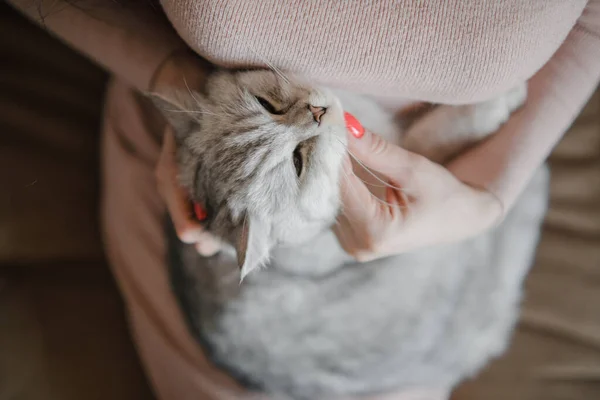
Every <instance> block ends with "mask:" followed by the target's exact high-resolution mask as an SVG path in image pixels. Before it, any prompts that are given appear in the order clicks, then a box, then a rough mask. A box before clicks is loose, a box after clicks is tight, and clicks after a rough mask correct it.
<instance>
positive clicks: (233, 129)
mask: <svg viewBox="0 0 600 400" xmlns="http://www.w3.org/2000/svg"><path fill="white" fill-rule="evenodd" d="M153 98H154V101H155V104H156V105H157V106H158V107H159V108H160V109H161V110H162V112H163V114H164V115H165V116H166V118H167V120H168V121H169V122H170V124H171V125H172V126H173V128H174V131H175V136H176V142H177V147H178V154H177V156H178V163H179V171H180V181H181V183H182V185H183V186H184V187H185V188H187V190H188V191H189V192H190V194H191V196H192V199H193V200H194V201H196V202H198V203H199V204H200V205H201V206H202V207H204V208H205V209H206V211H207V219H206V221H204V225H205V227H206V229H207V230H208V231H210V232H212V233H214V234H216V235H217V236H219V237H221V238H222V239H224V240H225V241H227V242H229V243H230V244H231V245H233V246H234V247H235V249H236V251H237V254H238V262H239V264H240V267H241V268H242V276H243V275H245V274H247V273H248V272H249V271H251V270H252V269H254V268H256V267H257V266H260V265H261V264H264V263H265V262H266V261H267V260H268V258H269V254H270V250H271V249H272V248H273V247H274V246H277V245H282V244H295V243H301V242H303V241H306V240H308V239H309V238H311V237H313V236H314V235H316V234H317V233H320V232H322V231H323V230H325V229H328V228H329V227H330V226H331V225H332V224H333V223H334V222H335V217H336V215H337V213H338V209H339V207H340V199H339V179H340V173H341V165H342V160H343V156H344V154H345V150H346V147H345V145H346V136H345V135H346V133H345V132H346V131H345V125H344V119H343V111H342V107H341V105H340V102H339V101H338V99H337V98H336V97H335V96H333V94H332V93H330V92H329V91H328V90H325V89H319V88H314V87H311V86H310V85H307V84H305V83H302V82H301V81H300V80H297V79H294V78H292V77H284V76H282V75H280V74H278V73H275V72H272V71H268V70H258V71H219V72H215V73H214V74H212V75H211V76H210V77H209V78H208V82H207V83H206V87H205V88H204V90H203V92H202V93H197V92H190V91H182V92H178V93H174V94H173V95H172V96H168V99H167V98H166V97H156V96H153Z"/></svg>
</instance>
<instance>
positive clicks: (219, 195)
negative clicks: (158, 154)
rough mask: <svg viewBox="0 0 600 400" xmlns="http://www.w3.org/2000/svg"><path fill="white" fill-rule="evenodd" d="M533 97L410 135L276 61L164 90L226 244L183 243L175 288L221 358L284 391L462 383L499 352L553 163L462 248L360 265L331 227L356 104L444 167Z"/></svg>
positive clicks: (267, 388) (431, 117)
mask: <svg viewBox="0 0 600 400" xmlns="http://www.w3.org/2000/svg"><path fill="white" fill-rule="evenodd" d="M525 97H526V86H525V84H523V85H520V86H519V87H517V88H515V89H514V90H511V91H510V92H508V93H505V94H503V95H502V96H499V97H498V98H495V99H493V100H490V101H487V102H483V103H479V104H475V105H465V106H438V107H436V108H434V109H433V110H432V111H431V112H429V113H428V114H426V115H425V116H424V117H422V118H421V119H419V120H417V122H415V123H414V124H412V125H411V126H410V127H409V128H408V129H407V130H403V129H401V128H400V127H399V125H398V123H397V122H396V120H395V119H394V116H393V115H391V114H390V113H388V112H387V111H385V110H384V109H383V108H381V107H379V106H378V105H377V104H376V103H375V102H374V101H372V100H370V99H368V98H365V97H361V96H357V95H354V94H351V93H345V92H341V91H335V92H334V91H332V90H328V89H324V88H314V87H312V86H311V85H308V84H306V83H305V82H302V81H301V80H299V79H297V78H292V77H290V76H283V75H282V74H280V73H278V72H272V71H264V70H259V71H219V72H216V73H214V74H212V75H211V77H210V78H209V81H208V83H207V85H206V87H205V88H204V91H203V93H191V92H189V93H176V94H175V93H174V95H173V96H169V99H166V98H156V97H155V98H154V100H155V102H156V104H157V105H158V106H159V107H160V108H161V109H162V110H163V112H164V115H165V116H166V118H167V120H168V121H169V122H170V123H171V124H172V125H173V127H174V130H175V133H176V140H177V143H178V162H179V167H180V172H181V176H180V178H181V183H182V184H183V185H184V186H185V187H186V188H187V189H188V190H189V191H190V193H192V195H193V198H194V200H195V201H197V202H198V203H200V204H201V205H203V206H204V207H205V208H206V210H207V212H208V218H207V219H206V221H204V226H205V227H206V229H207V230H209V231H210V232H212V233H214V234H215V235H217V236H218V237H220V238H222V239H223V241H224V242H225V243H227V245H226V246H225V248H224V250H222V251H221V252H220V253H219V254H217V255H216V256H213V257H208V258H205V257H201V256H200V255H198V254H197V253H196V251H195V249H194V248H193V247H192V246H187V245H184V244H181V243H180V242H178V241H177V240H172V241H171V246H170V261H169V262H170V268H171V273H172V275H171V276H172V280H173V287H174V288H175V292H176V295H177V297H178V299H179V301H180V304H181V307H182V309H183V310H184V312H185V314H186V316H187V318H188V322H189V325H190V328H191V330H192V332H193V333H194V335H195V336H196V338H197V339H198V341H199V343H201V344H202V345H203V347H204V349H205V351H206V352H207V354H209V356H210V357H211V359H212V360H213V361H214V362H215V363H216V364H217V365H219V366H220V367H222V368H223V369H225V370H226V371H227V372H229V373H230V374H232V375H233V376H235V377H237V378H238V379H239V380H240V382H244V383H245V384H247V385H249V386H251V387H253V388H257V389H259V390H261V391H264V392H267V393H269V394H271V395H272V396H273V398H292V399H311V400H314V399H329V398H331V399H335V398H338V397H340V396H361V395H370V394H375V393H383V392H387V391H395V390H414V389H420V388H441V389H444V390H450V389H451V388H452V387H454V386H455V385H456V384H457V383H459V382H460V381H461V380H463V379H464V378H466V377H468V376H470V375H473V374H474V373H475V372H477V371H478V370H479V369H481V368H482V367H483V366H484V365H485V364H486V362H488V361H489V360H490V359H491V358H492V357H494V356H496V355H498V354H500V353H501V352H502V351H503V350H504V349H505V347H506V345H507V342H508V341H509V338H510V333H511V331H512V329H513V327H514V324H515V321H516V319H517V316H518V308H519V301H520V296H521V287H522V283H523V280H524V278H525V276H526V274H527V271H528V268H529V266H530V264H531V262H532V257H533V255H534V251H535V248H536V244H537V240H538V236H539V229H540V225H541V222H542V220H543V216H544V214H545V211H546V206H547V205H546V202H547V190H548V172H547V170H546V168H545V167H544V168H542V169H541V170H540V171H539V172H538V173H537V175H536V176H535V177H534V179H533V180H532V182H531V183H530V185H529V187H528V188H527V189H526V191H525V192H524V193H523V195H522V196H521V197H520V199H519V200H518V202H517V203H516V205H515V206H514V208H513V209H512V210H511V212H510V213H509V215H508V216H507V217H506V219H505V221H504V222H503V223H502V224H501V225H500V226H498V227H497V228H496V229H494V230H491V231H489V232H487V233H485V234H482V235H480V236H478V237H476V238H474V239H470V240H467V241H463V242H460V243H455V244H449V245H441V246H435V247H430V248H427V249H423V250H420V251H415V252H411V253H407V254H401V255H398V256H393V257H388V258H385V259H380V260H376V261H372V262H369V263H364V264H359V263H357V262H355V261H354V260H353V259H352V258H350V257H349V256H348V255H347V254H345V253H344V251H343V250H342V249H341V248H340V246H339V244H338V243H337V241H336V238H335V236H334V235H333V233H332V232H331V230H330V228H331V226H332V225H333V224H334V223H335V220H336V216H337V215H338V213H339V212H340V207H341V204H340V194H339V181H340V176H341V175H340V174H341V165H342V161H343V157H344V155H345V153H346V148H345V144H346V131H345V125H344V120H343V111H349V112H351V113H352V114H354V115H355V116H356V117H357V118H358V119H359V120H360V121H361V122H362V123H363V125H364V126H365V127H366V128H367V129H370V130H371V131H373V132H377V133H379V134H381V135H382V136H383V137H385V138H386V139H387V140H389V141H392V142H393V143H396V144H400V145H402V146H404V147H406V148H408V149H409V150H412V151H414V152H418V153H421V154H423V155H425V156H427V157H429V158H431V159H433V160H434V161H437V162H440V163H443V162H445V161H446V160H448V159H449V158H450V157H452V156H453V155H455V154H457V153H458V152H459V151H461V150H463V149H464V148H465V147H466V146H468V145H471V144H473V143H475V142H476V141H478V140H481V139H483V138H485V137H486V136H487V135H489V134H491V133H493V132H494V131H495V130H496V129H497V128H498V127H499V126H500V125H501V124H502V123H504V122H505V121H506V120H507V119H508V117H509V116H510V114H511V112H513V111H514V110H515V109H517V108H518V107H519V106H520V105H521V104H522V103H523V101H524V99H525ZM363 177H364V178H365V180H368V179H370V180H371V181H370V182H377V181H375V180H374V179H375V178H373V175H372V174H369V173H364V174H363ZM448 212H452V210H448ZM171 237H172V238H173V237H174V233H173V232H172V231H171ZM258 267H263V268H258ZM240 273H242V274H243V275H246V276H245V279H244V280H243V282H241V283H240Z"/></svg>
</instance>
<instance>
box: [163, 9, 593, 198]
mask: <svg viewBox="0 0 600 400" xmlns="http://www.w3.org/2000/svg"><path fill="white" fill-rule="evenodd" d="M163 6H164V9H165V11H166V13H167V15H168V17H169V19H170V20H171V22H172V23H173V25H174V27H175V28H176V30H177V32H178V33H179V35H180V36H181V37H182V38H183V39H184V40H185V41H186V42H187V44H188V45H189V46H191V47H192V48H193V49H195V50H196V51H197V52H198V53H200V54H202V55H203V56H205V57H206V58H208V59H210V60H211V61H213V62H214V63H217V64H221V65H226V66H247V65H264V64H265V63H266V62H269V63H271V64H273V65H275V66H277V67H279V68H282V69H284V70H289V71H294V72H299V73H302V74H304V75H306V76H308V77H309V78H311V79H312V80H314V81H315V82H319V83H322V84H327V85H333V86H338V87H343V88H346V89H349V90H354V91H357V92H361V93H365V94H370V95H373V96H377V97H379V98H381V99H382V100H385V101H387V102H388V103H391V104H395V105H402V104H404V103H406V102H407V101H411V100H413V101H414V100H417V101H429V102H440V103H448V104H458V103H467V102H474V101H479V100H483V99H487V98H490V97H492V96H494V95H496V94H498V93H500V92H502V91H505V90H508V89H510V88H511V87H512V86H513V85H515V84H516V83H517V82H521V81H524V80H530V81H529V85H530V94H529V99H528V101H527V104H526V106H525V108H524V109H523V110H522V111H520V112H519V113H517V115H515V116H514V117H513V118H512V120H511V121H510V122H509V123H508V124H506V125H505V126H504V127H503V128H502V129H501V131H500V132H499V133H498V134H497V135H496V136H495V137H494V138H493V139H492V140H490V141H488V142H486V143H485V144H483V145H481V146H479V147H477V148H475V149H474V150H473V151H471V152H470V153H468V154H466V155H465V156H463V157H461V158H460V159H459V160H457V161H456V162H455V163H454V164H453V165H452V166H450V168H451V169H452V170H453V172H454V173H455V174H456V175H457V176H458V177H459V178H461V179H462V180H464V181H467V182H470V183H472V184H474V185H477V186H484V187H487V188H488V189H490V190H491V191H493V192H495V193H496V194H497V195H498V196H499V197H500V198H501V199H502V200H503V202H504V203H505V206H506V207H509V206H510V205H512V203H513V202H514V200H515V198H516V196H517V195H518V194H519V193H520V191H521V190H522V189H523V187H524V185H525V184H526V183H527V181H528V180H529V178H530V177H531V175H532V173H533V171H534V170H535V168H536V167H537V166H538V165H539V164H541V163H542V162H543V160H544V159H545V158H546V157H547V155H548V154H549V152H550V151H551V149H552V147H553V146H554V145H555V144H556V142H557V141H558V139H559V138H560V137H561V136H562V134H563V133H564V132H565V130H566V129H567V128H568V126H569V125H570V124H571V122H572V121H573V119H574V118H575V116H576V115H577V113H578V112H579V110H580V109H581V107H582V106H583V105H584V104H585V101H586V100H587V99H588V97H589V96H590V95H591V93H592V92H593V90H594V88H595V87H596V85H597V84H598V81H599V77H600V1H599V0H590V1H587V0H569V1H564V0H543V1H540V0H527V1H524V0H496V1H480V0H468V1H465V0H426V1H422V0H404V1H396V0H381V1H347V2H335V1H332V2H323V1H319V0H304V1H299V0H250V1H249V0H235V1H222V0H205V1H200V2H199V1H194V0H177V1H174V0H163Z"/></svg>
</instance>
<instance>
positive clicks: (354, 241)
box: [334, 116, 503, 261]
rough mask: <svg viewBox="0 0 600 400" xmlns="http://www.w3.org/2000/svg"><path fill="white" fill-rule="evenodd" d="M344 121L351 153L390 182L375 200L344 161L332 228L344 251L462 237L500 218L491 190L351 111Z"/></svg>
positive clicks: (375, 253)
mask: <svg viewBox="0 0 600 400" xmlns="http://www.w3.org/2000/svg"><path fill="white" fill-rule="evenodd" d="M347 122H349V126H348V128H349V131H350V132H352V133H353V135H348V136H349V137H348V141H349V143H348V150H349V152H350V153H351V154H352V155H353V156H354V157H356V158H357V159H358V160H359V161H360V163H362V164H363V165H364V166H366V167H368V168H369V169H370V170H372V171H377V172H378V173H379V174H378V175H380V176H381V175H382V176H384V178H383V179H382V181H384V182H385V183H386V184H388V185H389V186H387V187H386V188H385V196H384V197H385V199H379V198H377V197H376V196H375V195H374V194H373V193H372V192H371V190H369V187H368V186H367V185H365V183H364V182H363V181H362V180H361V179H359V178H358V177H357V176H356V175H355V174H354V173H353V171H352V166H351V163H350V162H347V163H346V165H345V169H346V173H345V174H343V176H344V178H342V189H341V190H342V192H341V195H342V202H343V212H342V214H341V215H340V217H339V218H338V222H339V223H338V224H337V226H336V227H335V228H334V231H335V233H336V235H337V237H338V240H339V242H340V244H341V245H342V247H343V248H344V250H346V252H348V253H349V254H350V255H352V256H354V257H355V258H356V259H357V260H359V261H369V260H372V259H376V258H379V257H383V256H388V255H392V254H398V253H401V252H407V251H410V250H413V249H417V248H420V247H424V246H430V245H435V244H442V243H448V242H453V241H459V240H461V239H466V238H468V237H471V236H474V235H476V234H478V233H480V232H483V231H484V230H486V229H488V228H491V227H492V226H493V225H494V224H495V223H497V222H499V221H500V219H501V218H502V216H503V207H502V204H501V203H500V201H499V200H498V199H497V197H495V196H494V195H493V194H491V193H490V192H488V191H485V190H480V189H476V188H474V187H471V186H469V185H467V184H465V183H463V182H461V181H459V180H458V179H457V178H456V177H455V176H454V175H452V173H450V172H449V171H448V170H447V169H446V168H444V167H443V166H441V165H439V164H436V163H433V162H431V161H429V160H428V159H426V158H425V157H422V156H420V155H417V154H415V153H411V152H409V151H406V150H404V149H402V148H400V147H398V146H395V145H393V144H391V143H389V142H387V141H385V140H384V139H382V138H381V137H379V136H378V135H376V134H373V133H371V132H368V131H364V129H363V128H362V127H361V126H360V124H359V123H358V122H357V121H356V120H355V119H354V118H352V117H351V116H350V117H348V118H347ZM361 168H362V167H361ZM377 184H378V185H379V186H381V182H377Z"/></svg>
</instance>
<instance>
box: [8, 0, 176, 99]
mask: <svg viewBox="0 0 600 400" xmlns="http://www.w3.org/2000/svg"><path fill="white" fill-rule="evenodd" d="M8 2H9V3H10V4H12V5H13V6H14V7H15V8H17V9H18V10H20V11H21V12H23V13H24V14H25V15H27V16H28V17H29V18H30V19H32V20H34V21H35V22H37V23H38V24H39V25H40V26H42V27H44V28H45V29H47V30H48V31H50V32H51V33H53V34H54V35H56V36H57V37H59V38H60V39H62V40H63V41H65V42H66V43H67V44H69V45H70V46H71V47H73V48H74V49H76V50H78V51H79V52H81V53H82V54H84V55H86V56H87V57H89V58H91V59H92V60H94V61H96V62H97V63H98V64H100V65H101V66H103V67H104V68H106V69H107V70H109V71H110V72H112V73H114V74H116V75H118V76H120V77H121V78H122V79H124V80H125V81H127V82H128V83H130V84H131V85H133V86H134V87H136V88H138V89H140V90H147V89H148V88H149V86H150V83H151V81H152V77H153V75H154V73H155V71H157V69H158V67H159V66H160V65H161V63H162V62H163V61H164V60H165V59H166V58H167V57H168V56H169V55H170V54H172V53H173V52H174V51H176V50H177V49H180V48H185V47H186V46H185V44H184V43H183V41H182V40H181V39H180V38H179V37H178V35H177V34H176V33H175V31H174V30H173V28H172V27H171V26H170V24H169V23H168V21H167V20H166V18H165V17H164V16H163V14H162V13H161V11H160V9H154V8H153V7H152V5H151V3H150V2H149V1H143V0H134V1H127V0H122V1H112V0H70V1H66V0H8Z"/></svg>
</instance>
